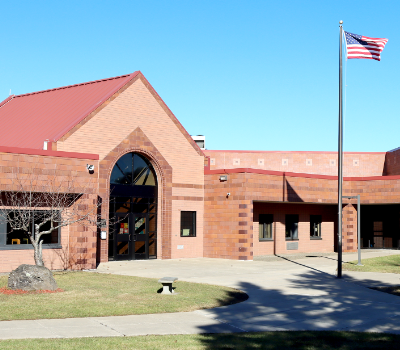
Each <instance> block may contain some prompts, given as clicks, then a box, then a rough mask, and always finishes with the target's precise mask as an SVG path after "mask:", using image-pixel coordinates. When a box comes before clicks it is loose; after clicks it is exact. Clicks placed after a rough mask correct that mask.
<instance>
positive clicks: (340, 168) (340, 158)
mask: <svg viewBox="0 0 400 350" xmlns="http://www.w3.org/2000/svg"><path fill="white" fill-rule="evenodd" d="M339 24H340V26H339V27H340V34H339V140H338V141H339V142H338V143H339V145H338V162H339V164H338V268H337V278H341V277H342V185H343V101H342V100H343V99H342V97H343V92H342V85H343V67H342V43H343V27H342V24H343V21H339Z"/></svg>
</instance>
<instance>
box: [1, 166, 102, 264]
mask: <svg viewBox="0 0 400 350" xmlns="http://www.w3.org/2000/svg"><path fill="white" fill-rule="evenodd" d="M43 172H44V171H43V170H42V169H41V170H38V169H35V168H33V169H24V170H21V168H19V170H18V171H15V172H14V173H11V174H10V181H9V184H8V185H7V188H6V189H4V188H3V189H0V221H2V222H6V223H7V226H8V230H9V232H13V231H14V232H16V231H22V232H24V234H25V235H26V237H27V238H28V239H29V241H30V243H31V244H32V245H33V248H34V260H35V264H36V265H38V266H44V264H43V255H42V244H43V239H44V237H45V235H50V234H51V233H52V232H54V231H55V230H58V229H60V228H62V227H65V226H69V225H72V224H75V223H79V224H81V225H84V226H87V227H92V228H94V229H96V228H97V223H98V222H99V221H100V220H98V216H99V210H98V209H99V206H100V201H99V199H98V197H97V196H96V195H95V193H96V188H95V186H96V181H95V180H92V179H90V178H80V182H78V180H77V179H78V177H73V176H72V175H71V176H62V175H60V174H59V173H60V172H57V169H47V170H46V171H45V172H46V174H45V175H43Z"/></svg>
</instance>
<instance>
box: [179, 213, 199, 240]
mask: <svg viewBox="0 0 400 350" xmlns="http://www.w3.org/2000/svg"><path fill="white" fill-rule="evenodd" d="M181 237H196V212H195V211H181Z"/></svg>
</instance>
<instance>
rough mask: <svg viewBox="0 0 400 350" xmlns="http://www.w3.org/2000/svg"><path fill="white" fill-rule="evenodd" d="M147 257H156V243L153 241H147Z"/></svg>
mask: <svg viewBox="0 0 400 350" xmlns="http://www.w3.org/2000/svg"><path fill="white" fill-rule="evenodd" d="M149 255H150V256H155V255H156V241H155V240H154V239H151V240H149Z"/></svg>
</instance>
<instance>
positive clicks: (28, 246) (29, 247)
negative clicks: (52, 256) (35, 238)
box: [0, 243, 62, 250]
mask: <svg viewBox="0 0 400 350" xmlns="http://www.w3.org/2000/svg"><path fill="white" fill-rule="evenodd" d="M61 248H62V246H61V244H58V243H57V244H56V243H55V244H43V246H42V249H43V250H45V249H61ZM0 250H33V246H32V244H10V245H2V246H0Z"/></svg>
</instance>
